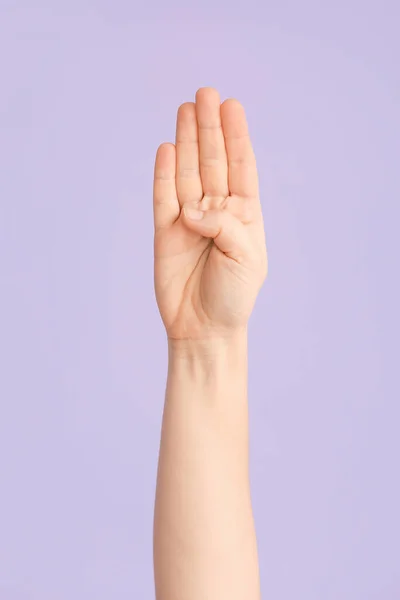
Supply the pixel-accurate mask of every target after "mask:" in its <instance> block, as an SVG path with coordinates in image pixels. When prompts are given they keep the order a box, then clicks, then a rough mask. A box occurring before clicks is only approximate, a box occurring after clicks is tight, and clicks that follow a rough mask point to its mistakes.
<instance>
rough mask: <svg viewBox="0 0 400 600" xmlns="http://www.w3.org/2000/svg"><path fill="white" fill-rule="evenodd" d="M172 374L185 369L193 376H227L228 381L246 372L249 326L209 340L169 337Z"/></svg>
mask: <svg viewBox="0 0 400 600" xmlns="http://www.w3.org/2000/svg"><path fill="white" fill-rule="evenodd" d="M168 365H169V374H170V375H171V374H173V373H175V372H182V370H183V371H184V373H185V375H187V376H189V377H191V378H196V379H197V378H204V377H206V378H207V379H208V380H210V379H218V378H219V376H221V378H225V380H226V383H229V382H232V381H237V380H238V379H243V377H246V375H247V328H244V329H242V330H240V331H236V332H234V333H232V334H231V335H226V336H220V337H213V338H207V339H185V340H176V339H168Z"/></svg>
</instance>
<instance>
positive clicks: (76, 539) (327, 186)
mask: <svg viewBox="0 0 400 600" xmlns="http://www.w3.org/2000/svg"><path fill="white" fill-rule="evenodd" d="M0 7H1V9H0V75H1V79H0V87H1V97H0V161H1V172H0V202H1V213H0V243H1V252H0V261H1V279H0V282H1V283H0V285H1V288H0V293H1V295H0V302H1V313H0V336H1V337H0V353H1V356H0V358H1V363H0V365H1V366H0V369H1V373H0V494H1V495H0V600H50V599H51V600H71V598H74V599H75V600H81V599H82V600H83V599H85V600H86V599H88V598H90V599H92V598H93V599H96V600H106V599H107V600H109V599H116V598H118V600H127V599H128V598H129V599H132V598H138V599H139V598H140V599H151V598H154V592H153V573H152V517H153V498H154V490H155V476H156V464H157V453H158V443H159V433H160V421H161V411H162V404H163V392H164V383H165V369H166V353H165V349H166V348H165V339H164V334H163V330H162V327H161V324H160V320H159V317H158V312H157V308H156V305H155V301H154V297H153V287H152V285H153V282H152V277H153V275H152V201H151V188H152V171H153V157H154V152H155V150H156V147H157V145H158V144H159V143H160V142H162V141H166V140H173V136H174V127H175V123H174V120H175V112H176V108H177V106H178V105H179V104H180V103H181V102H183V101H185V100H190V99H192V98H193V97H194V93H195V91H196V89H197V88H198V87H200V86H203V85H211V86H215V87H217V88H218V89H219V90H220V92H221V95H222V97H223V98H225V97H228V96H236V97H238V98H239V99H240V100H241V101H242V102H243V103H244V105H245V107H246V109H247V111H248V118H249V123H250V127H251V131H252V136H253V140H254V145H255V150H256V153H257V157H258V163H259V168H260V178H261V189H262V200H263V204H264V207H265V218H266V227H267V235H268V245H269V254H270V275H269V279H268V282H267V284H266V286H265V288H264V289H263V292H262V294H261V296H260V299H259V302H258V304H257V309H256V312H255V314H254V317H253V319H252V322H251V350H250V362H251V365H250V377H251V380H250V398H251V401H250V404H251V406H250V410H251V436H252V437H251V452H252V454H251V475H252V488H253V498H254V510H255V517H256V522H257V531H258V537H259V548H260V567H261V576H262V588H263V597H264V598H265V599H267V598H271V599H272V598H273V599H274V600H293V599H296V600H321V599H324V600H337V599H338V598H340V599H341V600H373V599H379V600H382V599H385V600H395V599H399V598H400V516H399V506H400V482H399V477H400V475H399V472H400V468H399V459H400V439H399V421H400V408H399V400H400V393H399V392H400V386H399V381H398V367H399V342H398V340H399V334H400V331H399V329H400V328H399V317H398V307H399V305H400V297H399V296H400V294H399V286H398V276H399V267H398V263H399V253H400V244H399V237H398V236H399V228H398V222H399V217H400V210H399V200H400V193H399V192H400V185H399V165H400V160H399V159H400V152H399V140H400V111H399V106H400V86H399V79H400V71H399V69H398V64H399V56H400V47H399V46H400V44H399V39H398V31H397V26H398V22H399V17H400V14H399V13H400V9H399V5H398V3H397V2H395V1H393V2H389V1H386V2H385V1H380V2H378V1H377V0H376V1H375V2H372V1H369V2H368V1H364V2H362V1H361V0H358V1H357V0H340V1H337V2H335V3H334V2H317V1H316V0H315V1H312V0H304V1H302V2H299V1H297V0H286V1H281V0H280V1H278V0H275V1H272V2H259V3H258V4H252V3H251V2H246V3H244V2H243V3H242V4H241V6H238V5H236V4H234V3H232V2H228V1H226V2H208V1H204V2H202V3H189V2H186V3H183V2H176V1H173V2H164V3H162V2H160V1H159V2H157V3H154V2H153V3H146V4H145V6H143V5H142V4H141V3H139V2H137V3H135V2H128V1H127V0H125V1H123V0H113V1H111V0H103V1H98V2H94V1H90V0H80V1H79V2H78V1H77V0H75V1H71V0H69V1H66V0H65V1H58V2H56V1H53V2H50V0H49V1H48V2H45V1H44V0H41V1H36V2H34V1H33V0H31V1H30V2H28V1H27V0H25V1H20V2H11V1H10V2H7V1H5V0H0ZM188 600H189V599H188Z"/></svg>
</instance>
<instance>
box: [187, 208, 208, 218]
mask: <svg viewBox="0 0 400 600" xmlns="http://www.w3.org/2000/svg"><path fill="white" fill-rule="evenodd" d="M184 211H185V215H186V216H187V218H188V219H191V220H192V221H200V219H202V218H203V216H204V211H202V210H196V209H195V208H187V207H185V208H184Z"/></svg>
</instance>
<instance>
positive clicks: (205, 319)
mask: <svg viewBox="0 0 400 600" xmlns="http://www.w3.org/2000/svg"><path fill="white" fill-rule="evenodd" d="M154 224H155V239H154V255H155V265H154V268H155V290H156V297H157V302H158V306H159V309H160V313H161V317H162V319H163V322H164V325H165V327H166V330H167V334H168V337H169V338H170V339H171V340H172V339H174V340H185V339H197V340H202V339H209V338H213V337H216V338H218V337H226V336H229V335H231V334H233V333H235V332H236V331H238V330H241V329H243V328H245V327H246V325H247V321H248V318H249V316H250V313H251V311H252V308H253V305H254V302H255V300H256V297H257V294H258V291H259V289H260V287H261V285H262V283H263V281H264V279H265V277H266V274H267V252H266V245H265V234H264V225H263V218H262V212H261V205H260V199H259V189H258V176H257V167H256V161H255V156H254V152H253V148H252V145H251V141H250V138H249V132H248V127H247V121H246V116H245V112H244V109H243V107H242V106H241V104H240V103H239V102H238V101H237V100H233V99H229V100H226V101H225V102H223V103H222V104H221V102H220V97H219V94H218V92H217V91H216V90H214V89H212V88H201V89H200V90H198V92H197V94H196V101H195V103H192V102H187V103H185V104H182V105H181V106H180V107H179V110H178V116H177V126H176V140H175V144H170V143H164V144H162V145H161V146H160V147H159V148H158V151H157V156H156V162H155V173H154Z"/></svg>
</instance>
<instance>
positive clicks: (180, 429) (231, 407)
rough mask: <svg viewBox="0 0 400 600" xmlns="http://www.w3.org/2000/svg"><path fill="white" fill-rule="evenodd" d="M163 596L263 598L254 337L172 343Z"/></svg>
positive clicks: (160, 511)
mask: <svg viewBox="0 0 400 600" xmlns="http://www.w3.org/2000/svg"><path fill="white" fill-rule="evenodd" d="M154 561H155V578H156V591H157V600H204V599H205V598H207V599H208V600H214V599H215V600H228V599H229V600H258V599H259V597H260V594H259V576H258V561H257V548H256V538H255V532H254V524H253V515H252V508H251V499H250V486H249V474H248V407H247V336H246V334H245V333H243V334H240V335H238V336H237V337H236V338H235V339H234V340H230V341H228V340H225V341H218V342H214V343H213V344H211V343H206V344H199V343H191V344H183V343H179V344H172V343H170V346H169V370H168V384H167V394H166V401H165V409H164V417H163V428H162V436H161V448H160V458H159V472H158V481H157V494H156V506H155V523H154Z"/></svg>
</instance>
